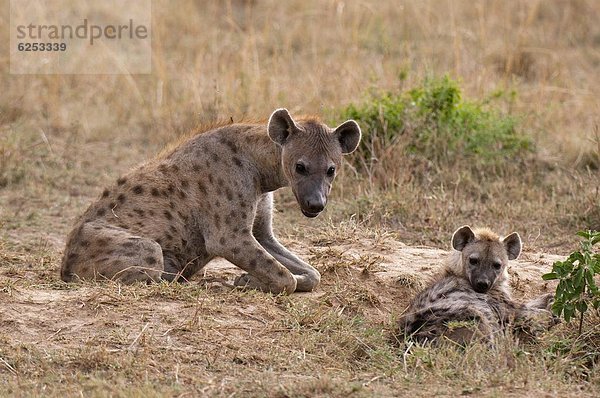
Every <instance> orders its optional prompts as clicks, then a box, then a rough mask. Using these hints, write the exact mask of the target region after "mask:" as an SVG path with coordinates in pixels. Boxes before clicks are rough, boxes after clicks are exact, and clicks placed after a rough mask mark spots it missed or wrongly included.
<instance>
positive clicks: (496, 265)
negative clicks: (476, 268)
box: [494, 263, 502, 269]
mask: <svg viewBox="0 0 600 398" xmlns="http://www.w3.org/2000/svg"><path fill="white" fill-rule="evenodd" d="M494 268H495V269H500V268H502V264H500V263H494Z"/></svg>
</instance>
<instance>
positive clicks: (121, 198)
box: [117, 193, 125, 203]
mask: <svg viewBox="0 0 600 398" xmlns="http://www.w3.org/2000/svg"><path fill="white" fill-rule="evenodd" d="M117 200H118V201H119V203H125V195H124V194H122V193H120V194H119V196H117Z"/></svg>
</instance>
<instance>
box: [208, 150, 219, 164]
mask: <svg viewBox="0 0 600 398" xmlns="http://www.w3.org/2000/svg"><path fill="white" fill-rule="evenodd" d="M210 156H211V157H212V160H213V162H215V163H217V162H218V161H219V160H221V158H220V157H219V155H217V154H216V153H214V152H213V153H211V154H210Z"/></svg>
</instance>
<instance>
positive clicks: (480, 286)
mask: <svg viewBox="0 0 600 398" xmlns="http://www.w3.org/2000/svg"><path fill="white" fill-rule="evenodd" d="M489 288H490V284H489V283H488V282H486V281H479V282H477V283H476V284H475V291H476V292H477V293H485V292H487V291H488V289H489Z"/></svg>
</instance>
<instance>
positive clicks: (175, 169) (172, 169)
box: [171, 164, 179, 173]
mask: <svg viewBox="0 0 600 398" xmlns="http://www.w3.org/2000/svg"><path fill="white" fill-rule="evenodd" d="M171 171H173V173H178V172H179V166H177V165H176V164H174V165H172V166H171Z"/></svg>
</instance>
